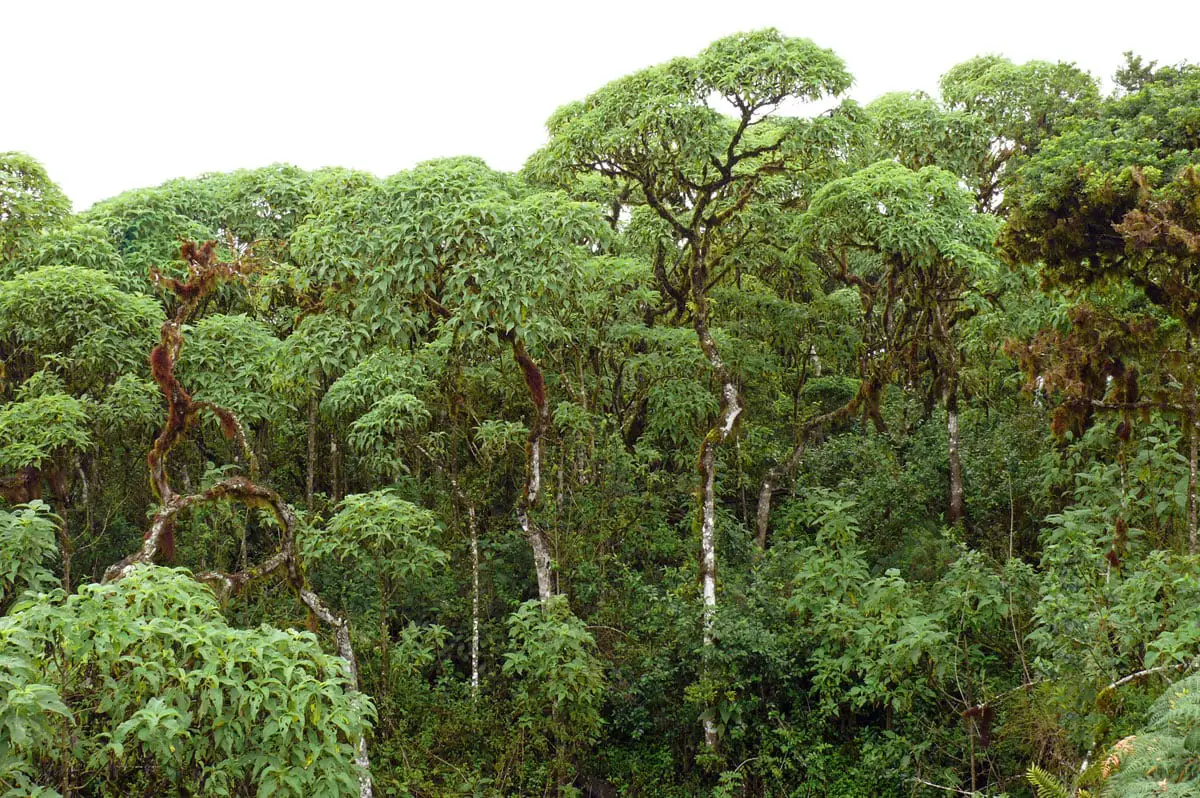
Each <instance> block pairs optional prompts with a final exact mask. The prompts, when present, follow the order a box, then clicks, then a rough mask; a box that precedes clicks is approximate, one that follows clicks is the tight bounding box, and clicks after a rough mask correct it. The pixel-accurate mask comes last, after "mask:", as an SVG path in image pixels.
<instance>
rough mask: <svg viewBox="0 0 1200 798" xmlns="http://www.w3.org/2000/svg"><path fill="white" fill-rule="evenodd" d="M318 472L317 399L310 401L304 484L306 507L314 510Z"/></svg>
mask: <svg viewBox="0 0 1200 798" xmlns="http://www.w3.org/2000/svg"><path fill="white" fill-rule="evenodd" d="M316 470H317V397H316V396H313V398H311V399H309V400H308V476H307V479H306V481H305V483H304V506H305V508H307V510H308V511H309V512H310V513H311V512H312V509H313V480H314V479H315V478H316Z"/></svg>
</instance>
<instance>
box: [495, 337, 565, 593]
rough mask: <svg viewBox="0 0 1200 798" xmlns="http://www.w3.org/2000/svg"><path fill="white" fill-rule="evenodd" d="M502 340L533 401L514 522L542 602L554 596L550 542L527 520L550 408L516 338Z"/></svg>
mask: <svg viewBox="0 0 1200 798" xmlns="http://www.w3.org/2000/svg"><path fill="white" fill-rule="evenodd" d="M506 340H507V341H508V342H509V346H510V347H511V348H512V353H513V359H515V360H516V361H517V364H518V365H519V366H520V367H521V371H522V372H523V373H524V376H525V386H526V388H527V389H528V391H529V398H530V399H531V400H532V401H533V419H532V420H531V421H530V424H529V438H528V439H527V441H526V444H525V488H524V490H523V491H522V493H521V500H520V501H519V502H518V503H517V522H518V523H520V525H521V531H522V532H524V533H525V539H526V540H528V541H529V548H530V549H531V550H532V551H533V568H534V571H535V572H536V574H537V582H538V598H539V599H540V600H541V601H542V602H545V601H547V600H549V599H550V597H551V596H553V595H554V574H553V572H552V570H551V561H552V559H553V558H552V557H551V556H550V541H549V540H548V539H547V537H546V533H545V532H544V531H543V530H542V529H541V528H540V527H539V526H538V525H537V524H536V523H535V522H534V521H533V519H532V518H531V517H530V515H529V513H530V511H531V510H532V509H533V508H534V507H536V506H537V503H538V498H539V497H540V496H541V492H542V434H543V433H544V432H545V430H546V428H547V427H549V426H550V406H549V404H548V403H547V402H546V379H545V377H544V376H543V375H542V370H541V369H540V368H538V365H537V363H535V362H534V361H533V358H531V357H530V356H529V352H527V351H526V350H525V344H524V343H522V342H521V340H520V339H519V338H517V337H516V336H514V335H511V334H509V335H508V337H507V338H506Z"/></svg>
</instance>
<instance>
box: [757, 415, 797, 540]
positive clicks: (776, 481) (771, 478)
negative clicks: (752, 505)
mask: <svg viewBox="0 0 1200 798" xmlns="http://www.w3.org/2000/svg"><path fill="white" fill-rule="evenodd" d="M807 440H808V429H807V428H806V429H805V431H804V432H803V433H802V434H801V438H800V440H799V442H797V443H796V446H795V447H794V448H793V449H792V453H791V455H789V456H788V459H787V461H786V462H784V463H782V464H780V465H778V466H775V467H774V468H772V469H769V470H768V471H767V474H766V476H764V477H763V481H762V485H761V486H760V487H759V489H758V510H757V511H756V512H755V522H756V524H757V526H758V538H757V540H758V548H759V550H760V551H765V550H766V548H767V532H768V531H769V529H770V527H771V498H772V497H773V496H774V494H775V491H777V490H778V489H779V485H780V482H781V481H782V480H783V478H784V477H786V476H790V475H791V474H792V473H794V472H795V470H796V467H797V466H799V465H800V461H801V460H803V459H804V449H805V446H806V443H807Z"/></svg>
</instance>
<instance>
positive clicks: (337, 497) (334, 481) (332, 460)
mask: <svg viewBox="0 0 1200 798" xmlns="http://www.w3.org/2000/svg"><path fill="white" fill-rule="evenodd" d="M338 465H339V463H338V445H337V435H336V434H331V435H330V436H329V496H330V498H331V499H332V500H333V503H334V504H337V503H338V502H340V501H341V500H342V494H341V491H339V490H338Z"/></svg>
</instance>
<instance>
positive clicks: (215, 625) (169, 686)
mask: <svg viewBox="0 0 1200 798" xmlns="http://www.w3.org/2000/svg"><path fill="white" fill-rule="evenodd" d="M0 639H2V640H3V641H4V644H5V645H4V650H5V652H6V654H9V652H11V655H10V656H6V657H5V658H3V659H0V685H6V686H8V687H9V689H8V690H0V695H4V694H6V695H5V697H3V698H0V738H7V739H4V740H3V742H4V743H7V744H6V745H3V746H0V747H3V748H4V749H5V750H7V751H11V752H13V753H14V754H15V755H16V761H15V763H14V762H9V763H7V764H9V766H10V767H14V765H15V768H18V769H22V770H24V771H25V772H26V773H27V774H28V775H29V776H30V777H33V778H35V779H36V780H45V781H48V782H51V783H57V781H58V780H57V777H56V774H57V773H60V772H66V771H67V770H68V769H70V770H73V771H78V770H80V769H87V770H88V771H89V772H92V773H96V774H102V775H101V776H100V778H102V779H106V780H111V782H112V785H113V786H114V787H115V786H116V785H117V784H124V785H125V786H126V787H127V788H128V787H129V785H133V784H137V785H139V787H138V788H137V789H139V791H141V792H145V793H156V794H165V793H172V792H176V791H179V790H180V789H181V788H184V787H185V786H186V789H187V791H188V792H192V793H202V794H206V795H234V794H240V793H239V790H240V787H241V785H243V784H245V783H247V782H248V781H249V782H251V783H254V784H257V786H258V794H260V795H296V796H301V795H303V796H310V795H327V796H334V795H343V794H345V793H346V792H348V791H353V790H355V789H356V785H357V775H358V774H357V772H356V771H355V767H354V764H353V762H354V747H353V746H354V745H355V743H356V742H357V740H358V738H359V737H360V736H361V735H362V734H363V733H364V732H365V731H366V724H367V720H368V719H369V718H370V717H371V716H372V715H373V709H372V708H371V706H370V704H369V703H368V701H367V700H366V699H365V698H364V697H363V696H362V695H361V694H359V693H355V692H350V691H348V690H347V689H346V683H345V676H344V669H343V667H342V665H341V662H340V660H338V659H336V658H334V657H331V656H329V655H327V654H324V653H323V652H322V651H321V649H320V647H319V645H318V644H317V641H316V639H315V638H313V637H312V636H311V635H309V634H306V633H297V632H293V631H280V630H278V629H272V628H270V627H267V626H262V627H260V628H258V629H236V628H233V627H230V626H228V625H226V623H225V621H224V619H223V618H222V617H221V615H220V612H219V611H218V608H217V604H216V600H215V598H214V597H213V595H212V593H211V592H210V591H209V590H208V588H206V587H204V586H202V585H200V584H198V583H197V582H195V581H194V580H193V579H192V578H191V577H190V576H189V575H187V574H186V573H183V572H179V571H171V570H167V569H163V568H142V569H137V570H135V571H134V572H133V573H132V574H131V575H129V576H128V577H126V578H125V579H122V580H121V581H119V582H116V583H113V584H108V585H86V586H84V587H83V588H82V590H81V591H80V593H79V594H78V595H74V596H69V597H65V596H63V595H62V594H61V593H59V594H51V595H50V596H48V597H44V599H43V600H42V601H40V602H38V603H37V604H30V605H26V606H21V607H19V608H18V609H17V611H16V612H15V613H13V614H12V615H10V616H8V617H6V618H4V619H0ZM45 647H48V648H49V650H50V651H51V652H52V654H53V656H51V657H44V656H41V655H37V656H35V651H36V650H38V649H42V648H45ZM64 726H69V727H70V728H71V730H72V734H73V739H74V741H75V742H74V744H73V745H72V746H71V747H61V746H58V745H54V744H52V742H53V740H54V739H56V736H57V735H58V734H59V733H60V730H61V729H62V728H63V727H64ZM151 764H152V766H151ZM2 766H3V763H0V767H2ZM272 774H274V775H272Z"/></svg>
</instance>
